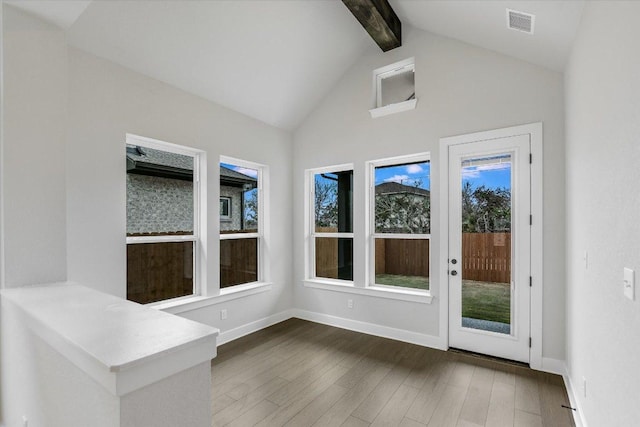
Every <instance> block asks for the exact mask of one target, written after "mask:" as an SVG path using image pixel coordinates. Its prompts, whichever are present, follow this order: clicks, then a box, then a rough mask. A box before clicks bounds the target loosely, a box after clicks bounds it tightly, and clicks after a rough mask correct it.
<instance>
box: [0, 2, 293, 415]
mask: <svg viewBox="0 0 640 427" xmlns="http://www.w3.org/2000/svg"><path fill="white" fill-rule="evenodd" d="M3 39H4V44H3V48H4V56H3V61H4V68H3V73H4V80H3V85H4V88H5V93H4V97H3V105H2V106H3V109H2V114H3V121H4V123H5V126H4V129H3V132H4V134H3V149H4V153H3V157H2V164H1V170H2V183H3V202H4V208H5V209H4V212H3V213H4V233H3V235H2V236H1V238H2V241H3V243H4V249H5V252H4V258H3V259H4V262H5V266H6V269H5V271H4V273H5V277H6V284H7V285H8V286H16V285H23V284H32V283H45V282H54V281H61V280H65V279H67V278H69V279H70V280H73V281H76V282H79V283H82V284H84V285H87V286H90V287H92V288H95V289H97V290H100V291H103V292H107V293H110V294H113V295H117V296H121V297H124V296H125V295H126V271H125V269H126V246H125V233H126V230H125V223H126V197H125V194H126V193H125V188H126V187H125V176H126V164H125V134H126V133H134V134H138V135H143V136H148V137H152V138H157V139H161V140H165V141H169V142H174V143H177V144H183V145H187V146H191V147H195V148H199V149H202V150H205V151H206V152H207V159H208V164H207V167H208V170H209V173H208V181H207V183H206V184H207V188H208V191H207V198H208V199H209V200H210V201H214V202H213V203H211V202H210V207H211V209H210V210H209V213H208V217H207V221H208V224H209V227H208V246H207V248H206V249H207V257H206V263H207V266H208V270H209V275H208V284H215V282H217V280H218V279H217V277H218V266H217V260H218V244H217V235H218V216H217V211H216V210H217V207H218V203H217V201H218V192H219V189H218V174H219V172H218V170H219V168H218V160H219V156H220V155H226V156H230V157H235V158H240V159H245V160H249V161H253V162H257V163H261V164H265V165H267V166H268V167H269V172H270V176H269V178H270V183H271V187H270V189H271V199H270V206H271V207H272V211H271V215H270V217H269V218H270V219H269V222H268V224H269V229H270V232H271V240H270V241H269V246H268V250H269V252H270V253H271V256H272V263H271V268H270V277H269V278H270V280H271V281H272V282H273V285H272V289H271V290H270V291H268V292H263V293H260V294H256V295H252V296H248V297H245V298H239V299H235V300H233V301H227V302H226V303H224V305H223V306H221V307H218V306H216V305H211V306H208V307H205V308H200V309H196V310H192V311H189V312H186V313H183V316H185V317H188V318H192V319H195V320H198V321H200V322H203V323H207V324H210V325H213V326H216V327H219V328H220V329H221V330H222V332H223V333H224V332H228V331H232V332H233V331H235V333H239V332H238V331H240V332H242V331H245V332H248V330H247V329H242V328H241V329H237V328H239V327H244V326H245V325H250V327H251V326H252V325H253V326H254V327H259V326H264V322H261V319H264V318H268V317H272V319H273V315H274V314H277V313H281V312H287V310H288V309H289V308H290V307H291V304H292V297H291V287H290V282H291V257H292V249H291V233H290V224H291V222H292V215H291V211H292V203H291V181H292V179H291V156H292V149H291V135H290V133H288V132H285V131H282V130H279V129H276V128H273V127H271V126H268V125H266V124H264V123H261V122H258V121H256V120H254V119H250V118H248V117H246V116H243V115H241V114H239V113H236V112H233V111H231V110H228V109H226V108H223V107H220V106H218V105H215V104H213V103H211V102H208V101H206V100H204V99H201V98H199V97H196V96H194V95H191V94H187V93H186V92H183V91H180V90H177V89H175V88H172V87H170V86H168V85H166V84H163V83H161V82H159V81H157V80H153V79H151V78H148V77H145V76H142V75H140V74H137V73H135V72H132V71H129V70H127V69H125V68H123V67H120V66H118V65H115V64H113V63H111V62H109V61H105V60H102V59H99V58H97V57H94V56H91V55H88V54H86V53H83V52H81V51H79V50H76V49H74V48H70V47H69V46H68V45H67V43H66V39H65V36H64V33H63V32H62V31H60V30H58V29H57V28H55V27H53V26H51V25H49V24H47V23H45V22H43V21H40V20H39V19H37V18H33V17H30V16H29V15H27V14H24V13H23V12H21V11H17V10H15V9H13V8H11V7H9V6H6V5H3ZM220 308H225V309H227V311H228V318H227V319H226V320H224V321H221V320H219V319H220V315H219V310H220ZM3 314H4V313H3ZM2 327H3V329H2V331H1V332H0V339H1V340H2V350H3V351H2V354H0V363H1V364H2V365H1V371H0V381H1V382H2V388H1V389H0V425H17V424H18V423H20V422H21V420H20V419H19V418H20V417H21V413H22V412H21V411H23V410H24V411H27V412H29V413H35V414H38V413H48V412H50V411H53V412H55V408H48V409H46V411H45V412H42V411H41V412H38V411H39V410H38V409H37V408H38V407H40V408H41V409H42V408H44V406H42V405H43V404H44V403H42V402H41V401H40V400H38V399H35V400H32V401H31V403H28V402H29V399H32V397H33V396H36V397H38V396H44V395H42V393H44V390H45V388H43V386H42V385H41V384H40V383H39V381H41V380H42V379H43V378H44V379H45V380H46V378H48V377H47V375H45V373H43V371H47V370H52V371H56V369H58V368H57V367H56V366H52V364H55V363H58V362H57V361H56V360H57V359H55V358H53V356H50V355H47V356H46V357H44V356H43V357H39V358H34V357H32V356H30V355H29V354H30V353H29V352H31V351H33V345H34V344H33V340H32V339H31V338H30V337H28V331H21V330H17V329H15V328H13V329H10V330H7V329H6V328H5V324H2ZM232 335H233V333H231V334H228V336H232ZM16 340H20V341H19V342H20V343H23V344H20V345H18V344H16V342H18V341H16ZM9 350H11V351H9ZM42 351H43V352H46V353H50V351H48V350H47V351H45V350H44V349H43V350H42ZM51 352H52V351H51ZM43 354H44V353H43ZM45 359H47V360H49V359H51V360H53V361H51V362H48V361H45ZM60 363H61V364H62V362H60ZM18 366H20V367H21V369H22V370H18V369H17V367H18ZM56 372H57V371H56ZM60 372H62V373H63V374H65V372H67V370H66V368H65V369H64V370H62V371H60ZM69 375H71V374H69ZM51 381H52V382H51V384H53V387H55V389H57V388H61V387H62V386H60V385H59V382H57V381H58V380H57V379H55V380H54V379H52V380H51ZM73 384H75V383H73ZM74 387H76V390H83V389H85V387H88V386H85V385H81V384H76V385H75V386H74ZM61 389H62V388H61ZM45 394H46V393H45ZM87 396H88V398H91V394H87ZM45 397H46V396H45ZM45 397H43V399H45ZM69 400H70V401H72V400H73V399H69ZM25 402H27V403H25ZM52 402H53V401H52ZM48 404H49V403H47V405H48ZM29 405H31V406H29ZM33 405H36V406H33ZM38 405H39V406H38ZM23 406H24V407H23ZM8 408H10V409H8ZM33 408H36V409H34V410H30V409H33ZM105 411H110V409H108V408H105ZM16 417H18V418H16ZM104 419H105V420H108V417H105V418H104ZM80 420H81V421H82V418H80ZM32 424H33V425H44V424H46V422H45V421H41V420H38V419H35V420H34V422H33V423H32ZM56 425H58V424H56ZM59 425H73V424H70V423H67V422H63V421H61V422H60V423H59ZM84 425H93V424H92V423H91V422H85V423H84ZM96 425H97V424H96Z"/></svg>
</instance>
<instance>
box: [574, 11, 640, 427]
mask: <svg viewBox="0 0 640 427" xmlns="http://www.w3.org/2000/svg"><path fill="white" fill-rule="evenodd" d="M639 14H640V3H638V2H633V1H629V2H626V1H620V2H587V3H586V5H585V8H584V13H583V17H582V22H581V25H580V29H579V31H578V35H577V37H576V41H575V45H574V49H573V52H572V56H571V59H570V62H569V65H568V68H567V71H566V80H565V85H566V106H567V110H566V111H567V113H566V118H567V122H566V128H567V157H566V173H567V177H566V181H567V192H566V194H567V221H566V223H567V282H568V283H567V285H568V288H567V364H568V371H569V376H570V378H571V380H570V382H571V384H572V388H573V389H574V392H575V397H576V400H577V405H578V411H579V413H580V415H581V416H582V418H583V419H584V420H585V421H586V422H587V423H588V425H589V426H608V427H617V426H620V427H622V426H631V425H637V424H638V420H640V406H639V405H638V396H640V369H638V367H637V363H638V355H639V354H640V295H638V291H639V290H640V288H639V286H638V281H639V277H640V275H639V271H640V258H639V257H638V254H640V221H638V217H639V216H638V213H639V212H640V197H638V182H640V167H639V165H640V77H639V76H640V55H639V54H638V52H640V28H639V27H638V25H637V22H636V21H637V19H636V18H637V17H638V15H639ZM585 253H586V254H587V257H586V258H587V259H586V261H585ZM624 267H628V268H631V269H633V270H635V271H636V275H635V276H636V279H635V280H636V299H635V301H630V300H628V299H626V298H625V297H624V295H623V280H622V278H623V268H624ZM585 380H586V385H587V386H586V393H585V390H584V386H583V385H584V381H585Z"/></svg>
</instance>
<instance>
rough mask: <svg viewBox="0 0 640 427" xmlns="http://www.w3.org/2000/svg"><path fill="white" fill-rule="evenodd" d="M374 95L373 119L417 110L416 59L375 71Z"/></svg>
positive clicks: (409, 59) (371, 111) (370, 111)
mask: <svg viewBox="0 0 640 427" xmlns="http://www.w3.org/2000/svg"><path fill="white" fill-rule="evenodd" d="M373 94H374V105H373V108H372V109H371V110H369V113H371V117H373V118H376V117H381V116H386V115H388V114H393V113H399V112H401V111H406V110H413V109H414V108H416V103H417V98H416V85H415V58H408V59H405V60H404V61H399V62H395V63H393V64H390V65H387V66H385V67H381V68H378V69H376V70H373Z"/></svg>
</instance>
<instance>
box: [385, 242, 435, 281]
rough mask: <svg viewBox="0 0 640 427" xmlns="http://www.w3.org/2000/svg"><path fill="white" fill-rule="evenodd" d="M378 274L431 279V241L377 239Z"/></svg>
mask: <svg viewBox="0 0 640 427" xmlns="http://www.w3.org/2000/svg"><path fill="white" fill-rule="evenodd" d="M414 254H420V255H419V256H414ZM376 274H398V275H402V276H422V277H429V240H417V239H413V240H411V239H376Z"/></svg>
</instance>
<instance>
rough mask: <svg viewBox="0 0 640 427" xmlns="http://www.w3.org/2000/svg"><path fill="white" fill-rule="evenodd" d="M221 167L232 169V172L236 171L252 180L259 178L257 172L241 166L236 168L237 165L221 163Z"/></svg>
mask: <svg viewBox="0 0 640 427" xmlns="http://www.w3.org/2000/svg"><path fill="white" fill-rule="evenodd" d="M220 165H221V166H224V167H225V168H227V169H231V170H234V171H236V172H240V173H242V174H245V175H247V176H250V177H252V178H257V177H258V171H257V170H255V169H249V168H243V167H241V166H236V165H232V164H230V163H222V162H220Z"/></svg>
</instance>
